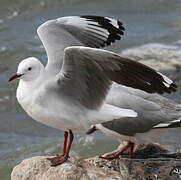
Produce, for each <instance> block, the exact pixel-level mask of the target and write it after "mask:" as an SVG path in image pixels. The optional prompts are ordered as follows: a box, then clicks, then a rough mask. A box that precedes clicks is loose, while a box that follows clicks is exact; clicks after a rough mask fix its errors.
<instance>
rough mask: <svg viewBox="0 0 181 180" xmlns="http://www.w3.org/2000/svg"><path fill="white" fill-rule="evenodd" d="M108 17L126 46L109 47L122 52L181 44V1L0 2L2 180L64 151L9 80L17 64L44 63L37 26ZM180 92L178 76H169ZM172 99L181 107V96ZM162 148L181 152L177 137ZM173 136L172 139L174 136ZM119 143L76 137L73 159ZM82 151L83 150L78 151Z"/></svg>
mask: <svg viewBox="0 0 181 180" xmlns="http://www.w3.org/2000/svg"><path fill="white" fill-rule="evenodd" d="M86 14H90V15H91V14H93V15H103V16H104V15H105V16H110V17H114V18H116V19H120V20H121V21H122V22H123V23H124V25H125V28H126V33H125V36H124V38H123V39H122V41H120V42H118V43H116V44H114V45H113V46H111V47H110V48H108V49H110V50H112V51H115V52H119V51H120V50H123V49H126V48H132V47H135V46H138V45H142V44H146V43H151V42H157V43H164V44H172V43H174V42H176V41H178V40H180V39H181V31H180V29H181V16H180V14H181V2H180V1H179V0H148V1H145V0H134V1H127V0H122V1H118V0H115V1H110V0H99V1H97V0H92V1H89V0H87V1H85V0H61V1H60V0H54V1H48V0H24V1H21V0H16V1H11V0H1V2H0V179H9V178H10V177H9V174H10V172H11V168H12V167H13V166H14V165H15V164H17V163H18V162H20V161H21V160H22V159H24V158H27V157H31V156H35V155H44V154H53V153H56V152H59V151H60V144H61V143H62V141H63V134H62V132H61V131H58V130H55V129H52V128H49V127H46V126H44V125H42V124H39V123H37V122H35V121H33V120H31V119H30V118H29V117H28V116H27V115H26V114H25V112H24V111H23V110H22V109H21V107H20V106H19V105H18V103H17V101H16V98H15V89H16V87H17V82H13V83H11V84H9V83H8V82H7V80H8V78H9V77H10V76H11V75H12V74H13V73H14V72H15V71H16V68H17V65H18V63H19V62H20V61H21V60H22V59H24V58H26V57H28V56H35V57H38V58H40V59H42V62H43V63H45V62H46V56H45V52H44V49H43V48H42V45H41V42H40V41H39V39H38V36H37V34H36V29H37V27H38V26H39V25H40V24H41V23H43V22H44V21H46V20H48V19H52V18H58V17H62V16H67V15H86ZM170 75H171V77H172V78H174V79H175V80H176V82H177V83H178V84H179V90H180V89H181V79H180V72H172V73H170ZM179 90H178V93H176V94H174V95H173V96H169V97H170V98H173V99H175V100H177V101H178V102H181V94H180V93H179ZM172 133H173V138H167V139H166V140H164V139H162V141H161V143H162V144H163V145H165V147H167V148H172V150H175V149H178V148H181V145H180V144H179V142H180V140H179V138H178V136H174V135H175V134H177V133H179V130H177V132H175V131H174V132H172ZM170 137H172V136H170ZM117 144H118V143H117V142H116V141H115V140H113V139H112V138H108V137H105V136H103V135H101V134H100V133H96V134H95V135H94V136H91V137H84V132H81V133H79V134H77V135H76V138H75V143H74V145H73V148H72V154H76V155H79V156H82V157H90V156H93V155H99V154H102V153H104V152H107V151H110V150H111V149H114V148H115V147H116V145H117ZM80 147H81V148H80Z"/></svg>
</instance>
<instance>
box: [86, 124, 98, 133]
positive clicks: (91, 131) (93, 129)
mask: <svg viewBox="0 0 181 180" xmlns="http://www.w3.org/2000/svg"><path fill="white" fill-rule="evenodd" d="M96 130H97V129H96V126H93V127H92V128H90V129H89V130H88V131H87V132H86V134H92V133H93V132H94V131H96Z"/></svg>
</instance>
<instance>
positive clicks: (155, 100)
mask: <svg viewBox="0 0 181 180" xmlns="http://www.w3.org/2000/svg"><path fill="white" fill-rule="evenodd" d="M106 102H107V103H110V104H112V105H115V106H117V107H120V108H130V109H132V110H134V111H136V112H137V113H138V116H137V117H135V118H122V119H121V121H119V120H113V121H109V122H105V123H102V124H96V125H92V127H91V128H90V129H89V131H88V132H87V134H92V133H93V132H94V131H96V130H100V131H101V132H103V133H104V134H105V135H108V136H112V137H114V138H116V139H117V140H118V141H121V142H122V141H127V144H126V145H125V146H124V147H123V148H121V149H118V151H117V152H116V153H115V154H114V155H113V156H107V157H103V156H100V158H103V159H110V160H112V159H115V158H118V157H119V156H120V155H121V154H122V153H123V152H124V151H126V150H127V149H128V148H129V149H130V151H129V152H130V153H129V157H130V158H132V157H133V149H134V146H135V144H142V143H145V142H146V141H150V142H153V143H155V142H157V141H156V140H157V137H159V136H164V134H165V133H167V132H168V131H169V129H170V128H178V127H181V120H180V118H181V105H180V104H177V103H175V102H174V101H173V100H170V99H168V98H166V97H163V96H161V95H158V94H149V93H146V92H144V91H141V90H138V89H132V88H129V87H125V86H117V85H114V86H112V88H111V90H110V93H109V94H108V96H107V98H106Z"/></svg>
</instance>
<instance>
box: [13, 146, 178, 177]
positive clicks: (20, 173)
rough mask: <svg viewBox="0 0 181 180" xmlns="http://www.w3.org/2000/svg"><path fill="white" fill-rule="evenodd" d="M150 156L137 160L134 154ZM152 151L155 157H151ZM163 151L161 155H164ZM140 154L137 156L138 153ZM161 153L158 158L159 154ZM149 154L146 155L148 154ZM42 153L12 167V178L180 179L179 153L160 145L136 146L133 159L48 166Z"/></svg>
mask: <svg viewBox="0 0 181 180" xmlns="http://www.w3.org/2000/svg"><path fill="white" fill-rule="evenodd" d="M140 153H141V154H142V155H143V156H144V158H145V157H146V156H145V155H144V154H149V155H150V157H151V156H152V158H146V159H144V158H142V159H138V158H137V154H140ZM154 154H155V155H156V156H154ZM163 154H164V155H163ZM142 155H139V158H140V156H142ZM159 156H160V157H159ZM147 157H149V156H147ZM46 158H47V157H45V156H37V157H33V158H29V159H26V160H24V161H22V162H21V163H20V164H19V165H17V166H16V167H14V169H13V171H12V173H11V180H70V179H71V180H79V179H80V180H94V179H96V180H102V179H104V180H110V179H112V180H118V179H119V180H147V179H149V180H155V179H157V180H164V179H165V180H180V179H181V154H180V153H179V152H178V153H170V152H168V151H166V150H165V149H163V148H161V147H160V146H159V145H153V144H146V145H145V146H141V147H139V146H138V147H137V148H136V152H135V156H134V159H129V158H127V155H126V154H125V155H124V157H122V158H120V159H115V160H111V161H110V160H103V159H99V158H98V157H93V158H89V159H81V158H77V157H73V158H72V157H71V158H70V159H69V160H68V161H67V162H66V163H64V164H62V165H59V166H56V167H51V166H50V162H49V161H48V160H47V159H46Z"/></svg>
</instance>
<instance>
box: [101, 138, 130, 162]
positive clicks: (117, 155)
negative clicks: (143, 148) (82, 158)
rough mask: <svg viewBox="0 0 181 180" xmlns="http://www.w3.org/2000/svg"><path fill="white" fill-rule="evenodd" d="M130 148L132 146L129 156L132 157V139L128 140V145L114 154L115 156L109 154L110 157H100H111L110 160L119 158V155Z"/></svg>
mask: <svg viewBox="0 0 181 180" xmlns="http://www.w3.org/2000/svg"><path fill="white" fill-rule="evenodd" d="M128 148H130V154H129V157H130V158H132V156H133V148H134V143H132V142H131V141H128V143H127V145H126V146H124V147H123V148H122V149H121V150H120V151H118V152H117V153H116V154H114V155H113V156H109V157H103V156H99V158H101V159H110V160H113V159H116V158H119V156H120V155H121V154H122V153H123V152H124V151H126V150H127V149H128Z"/></svg>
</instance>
